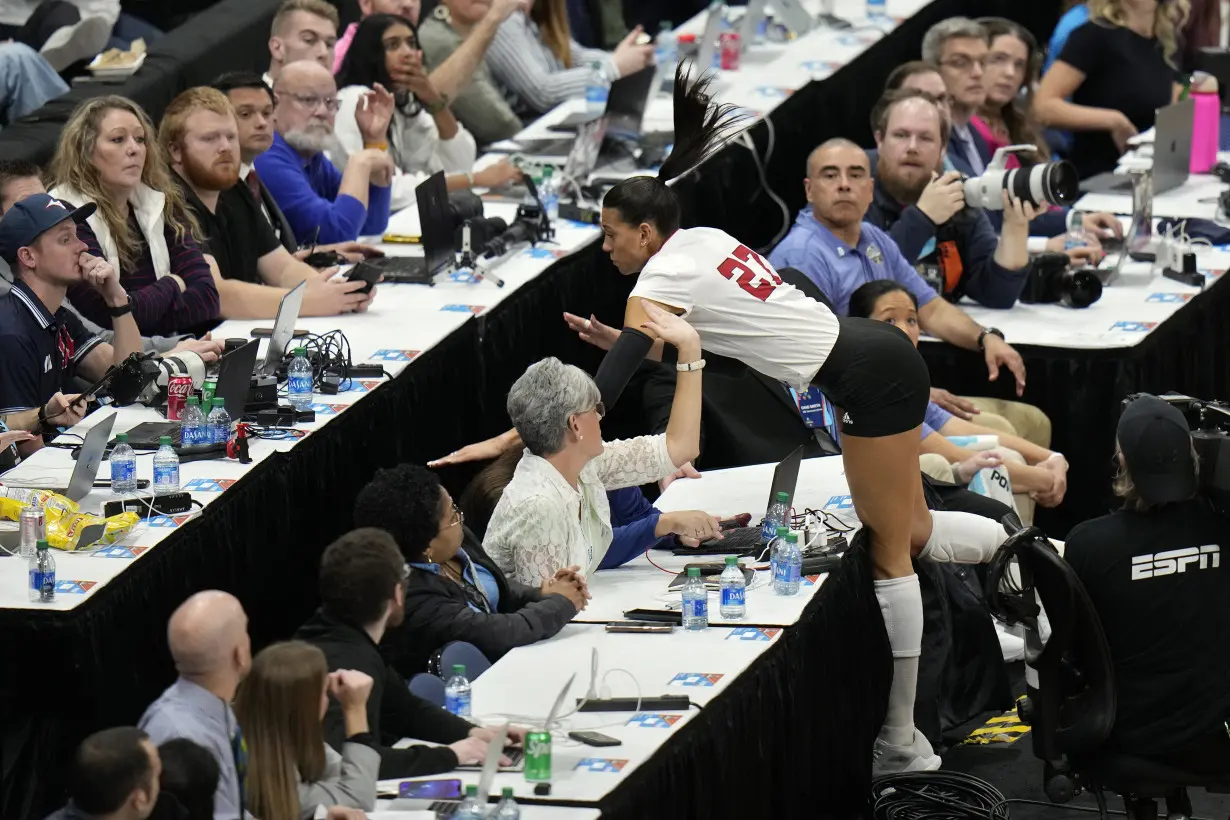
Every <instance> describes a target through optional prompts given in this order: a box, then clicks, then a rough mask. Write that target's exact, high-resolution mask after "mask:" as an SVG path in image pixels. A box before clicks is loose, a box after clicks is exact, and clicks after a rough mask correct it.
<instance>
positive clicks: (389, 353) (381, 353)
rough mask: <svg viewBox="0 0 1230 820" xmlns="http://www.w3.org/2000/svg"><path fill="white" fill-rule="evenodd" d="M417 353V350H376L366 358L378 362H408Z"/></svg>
mask: <svg viewBox="0 0 1230 820" xmlns="http://www.w3.org/2000/svg"><path fill="white" fill-rule="evenodd" d="M417 355H419V351H417V350H377V351H376V352H375V353H373V354H372V355H371V356H369V357H368V358H371V359H375V360H376V361H378V362H409V361H413V360H414V357H415V356H417Z"/></svg>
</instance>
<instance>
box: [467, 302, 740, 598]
mask: <svg viewBox="0 0 1230 820" xmlns="http://www.w3.org/2000/svg"><path fill="white" fill-rule="evenodd" d="M655 313H658V314H661V313H662V311H655ZM672 320H673V321H672ZM658 324H661V325H662V326H663V329H664V330H665V332H666V334H667V335H668V336H669V337H670V338H668V339H667V341H668V342H670V343H672V344H675V343H677V346H679V347H680V349H679V361H680V362H694V361H696V360H697V359H699V358H700V343H699V340H698V339H697V337H696V331H695V330H694V329H693V328H692V327H691V326H690V325H688V324H687V323H686V322H684V321H683V320H682V319H679V318H678V317H676V316H673V315H671V317H670V319H667V320H664V321H663V322H661V323H659V322H657V321H656V320H655V325H658ZM686 372H687V373H691V374H692V375H684V374H681V377H680V387H679V388H678V389H677V390H676V392H675V400H674V403H673V405H672V408H671V417H670V423H669V425H668V426H667V428H666V433H665V434H663V435H659V436H643V437H640V438H634V439H628V440H624V441H612V442H609V443H604V442H603V441H602V429H601V427H600V421H601V419H602V416H603V415H604V414H605V412H606V411H605V408H604V407H603V406H602V402H601V400H600V396H599V393H598V388H597V386H596V385H595V384H594V382H593V379H591V378H590V377H589V376H588V375H587V374H586V373H585V371H583V370H581V369H580V368H577V367H573V366H571V365H565V364H563V363H562V362H560V361H559V360H558V359H555V358H549V359H544V360H542V361H540V362H538V363H537V364H534V365H531V366H530V367H529V369H528V370H526V371H525V373H524V374H523V375H522V376H521V377H520V378H519V379H517V381H516V382H515V383H514V384H513V386H512V389H511V390H510V391H509V393H508V415H509V417H510V418H511V419H512V422H513V426H514V427H515V428H516V432H517V435H518V436H519V437H520V439H521V441H522V442H524V443H525V449H526V453H525V455H524V456H523V457H522V459H521V463H520V464H518V465H517V470H516V472H515V474H514V475H513V479H512V481H511V482H510V483H509V485H508V487H507V488H505V490H504V495H503V496H502V497H501V498H500V503H499V504H497V505H496V508H495V512H494V513H493V514H492V516H491V522H490V524H489V526H488V528H487V535H486V537H485V538H484V539H483V547H484V548H485V549H486V550H487V553H488V554H489V555H491V557H492V558H493V559H494V560H495V562H496V563H497V564H499V566H500V568H501V569H502V570H504V572H505V573H507V574H508V575H510V576H512V577H513V578H515V579H516V580H518V581H520V582H521V583H523V584H531V585H532V584H537V583H540V582H541V581H542V579H543V578H545V577H549V576H551V575H552V574H553V573H554V572H555V570H556V569H558V568H559V567H562V566H570V565H576V566H579V567H580V568H581V571H582V572H583V573H584V574H586V575H588V574H589V573H591V572H593V571H594V570H596V569H597V568H598V567H599V566H600V565H601V563H602V559H603V557H604V556H605V555H606V554H607V551H608V550H609V549H610V546H611V539H612V536H613V532H612V528H611V512H610V504H609V502H608V501H607V496H606V491H607V490H617V489H620V488H622V487H635V486H639V485H641V484H646V483H648V482H651V481H657V480H659V479H662V478H665V477H667V476H669V475H672V474H673V473H674V472H675V471H676V470H677V469H679V468H680V467H682V466H683V465H684V464H685V463H687V462H689V461H691V460H692V459H694V458H695V457H696V456H697V454H698V452H699V450H700V401H701V396H700V371H699V370H694V371H686ZM685 385H686V387H688V388H689V389H683V388H684V386H685ZM689 523H690V524H691V526H692V527H693V530H692V531H691V532H685V533H681V534H683V535H689V536H691V537H693V538H696V539H697V540H699V541H704V540H705V539H707V538H711V537H713V536H714V535H715V534H716V533H717V532H718V531H719V529H718V519H716V518H713V517H711V516H709V517H701V518H699V519H698V520H695V521H692V522H689Z"/></svg>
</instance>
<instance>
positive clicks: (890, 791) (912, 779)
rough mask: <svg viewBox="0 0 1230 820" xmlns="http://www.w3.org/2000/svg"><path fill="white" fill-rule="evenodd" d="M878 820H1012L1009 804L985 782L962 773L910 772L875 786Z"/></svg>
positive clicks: (873, 795)
mask: <svg viewBox="0 0 1230 820" xmlns="http://www.w3.org/2000/svg"><path fill="white" fill-rule="evenodd" d="M871 805H872V816H873V817H875V818H876V820H958V819H959V818H964V817H974V818H979V820H1008V801H1007V800H1006V799H1005V798H1004V795H1003V794H1002V793H1001V792H1000V791H999V789H997V788H995V787H994V786H992V785H991V784H990V783H988V782H986V781H985V780H980V779H979V778H977V777H974V776H973V775H969V774H963V773H961V772H909V773H906V774H890V775H886V776H884V777H881V778H878V779H877V780H876V781H875V782H874V783H873V784H872V785H871Z"/></svg>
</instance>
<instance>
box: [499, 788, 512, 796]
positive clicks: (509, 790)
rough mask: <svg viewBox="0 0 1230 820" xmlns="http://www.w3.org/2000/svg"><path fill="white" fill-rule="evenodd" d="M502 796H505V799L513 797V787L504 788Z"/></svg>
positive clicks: (501, 792) (501, 790) (501, 791)
mask: <svg viewBox="0 0 1230 820" xmlns="http://www.w3.org/2000/svg"><path fill="white" fill-rule="evenodd" d="M500 794H502V795H504V796H505V797H512V796H513V788H512V786H505V787H504V788H502V789H500Z"/></svg>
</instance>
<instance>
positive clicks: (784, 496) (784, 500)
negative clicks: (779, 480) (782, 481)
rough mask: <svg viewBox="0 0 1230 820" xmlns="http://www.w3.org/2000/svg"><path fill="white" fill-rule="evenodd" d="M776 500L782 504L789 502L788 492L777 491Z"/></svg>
mask: <svg viewBox="0 0 1230 820" xmlns="http://www.w3.org/2000/svg"><path fill="white" fill-rule="evenodd" d="M777 500H778V501H780V502H781V503H783V504H788V503H790V493H778V494H777Z"/></svg>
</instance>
